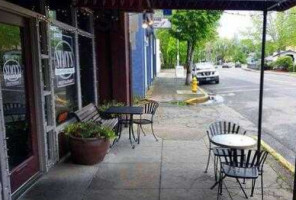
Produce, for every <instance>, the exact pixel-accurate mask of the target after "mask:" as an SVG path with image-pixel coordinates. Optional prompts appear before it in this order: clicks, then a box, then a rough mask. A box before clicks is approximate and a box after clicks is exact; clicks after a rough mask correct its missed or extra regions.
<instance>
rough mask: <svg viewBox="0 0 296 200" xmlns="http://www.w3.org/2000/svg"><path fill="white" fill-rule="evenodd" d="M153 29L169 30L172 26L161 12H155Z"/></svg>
mask: <svg viewBox="0 0 296 200" xmlns="http://www.w3.org/2000/svg"><path fill="white" fill-rule="evenodd" d="M166 14H168V13H166ZM153 21H154V23H153V27H154V28H171V27H172V24H171V22H170V20H169V19H168V18H167V17H166V15H164V11H163V10H156V11H155V13H154V15H153Z"/></svg>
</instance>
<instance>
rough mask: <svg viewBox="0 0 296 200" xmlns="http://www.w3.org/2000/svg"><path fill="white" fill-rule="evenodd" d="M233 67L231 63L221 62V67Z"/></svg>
mask: <svg viewBox="0 0 296 200" xmlns="http://www.w3.org/2000/svg"><path fill="white" fill-rule="evenodd" d="M232 67H233V63H223V64H222V68H232Z"/></svg>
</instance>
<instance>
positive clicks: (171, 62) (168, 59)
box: [156, 29, 187, 68]
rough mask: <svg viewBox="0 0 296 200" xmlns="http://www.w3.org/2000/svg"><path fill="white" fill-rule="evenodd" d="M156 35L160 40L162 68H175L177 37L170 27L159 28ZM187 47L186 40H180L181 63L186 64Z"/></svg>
mask: <svg viewBox="0 0 296 200" xmlns="http://www.w3.org/2000/svg"><path fill="white" fill-rule="evenodd" d="M156 37H157V38H158V39H159V40H160V50H161V53H162V55H161V60H162V62H161V63H162V68H174V67H175V66H176V63H177V52H178V43H177V39H176V38H174V37H173V36H171V34H170V32H169V30H168V29H159V30H157V32H156ZM186 48H187V47H186V42H182V41H181V42H179V55H180V65H183V64H185V61H186V51H187V50H186Z"/></svg>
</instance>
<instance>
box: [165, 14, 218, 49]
mask: <svg viewBox="0 0 296 200" xmlns="http://www.w3.org/2000/svg"><path fill="white" fill-rule="evenodd" d="M220 16H221V12H220V11H206V10H186V11H183V10H182V11H181V10H177V11H175V12H174V13H173V15H172V17H171V19H170V20H171V22H172V29H171V31H170V32H171V34H172V35H173V36H174V37H175V38H177V39H179V40H181V41H186V42H192V43H194V44H196V43H198V42H203V41H204V40H205V39H209V38H211V37H212V36H213V35H215V33H216V27H217V25H218V20H219V19H220Z"/></svg>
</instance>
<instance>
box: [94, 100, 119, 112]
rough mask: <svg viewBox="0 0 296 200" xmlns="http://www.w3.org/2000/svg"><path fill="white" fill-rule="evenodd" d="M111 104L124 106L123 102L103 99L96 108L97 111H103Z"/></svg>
mask: <svg viewBox="0 0 296 200" xmlns="http://www.w3.org/2000/svg"><path fill="white" fill-rule="evenodd" d="M112 106H124V103H122V102H117V101H115V100H112V101H104V102H103V104H101V105H100V106H99V108H98V110H99V112H105V111H106V110H107V109H108V108H110V107H112Z"/></svg>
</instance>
